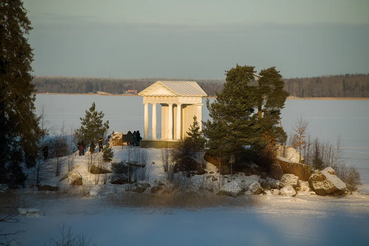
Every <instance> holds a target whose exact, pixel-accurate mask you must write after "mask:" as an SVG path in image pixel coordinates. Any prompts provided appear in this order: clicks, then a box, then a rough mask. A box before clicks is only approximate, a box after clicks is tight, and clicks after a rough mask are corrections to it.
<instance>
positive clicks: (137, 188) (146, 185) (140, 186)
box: [132, 182, 151, 193]
mask: <svg viewBox="0 0 369 246" xmlns="http://www.w3.org/2000/svg"><path fill="white" fill-rule="evenodd" d="M150 186H151V185H150V184H149V183H146V182H138V183H137V184H136V186H135V187H134V188H133V189H132V191H133V192H137V193H144V192H145V190H146V189H147V188H149V187H150Z"/></svg>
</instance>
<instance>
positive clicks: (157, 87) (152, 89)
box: [138, 82, 176, 96]
mask: <svg viewBox="0 0 369 246" xmlns="http://www.w3.org/2000/svg"><path fill="white" fill-rule="evenodd" d="M138 95H140V96H176V94H175V93H174V92H173V91H171V90H169V89H168V88H166V87H165V86H163V85H162V84H161V83H158V82H156V83H154V84H152V85H151V86H149V87H147V88H146V89H145V90H143V91H141V92H140V93H138Z"/></svg>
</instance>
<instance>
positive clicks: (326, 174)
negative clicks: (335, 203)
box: [309, 167, 346, 196]
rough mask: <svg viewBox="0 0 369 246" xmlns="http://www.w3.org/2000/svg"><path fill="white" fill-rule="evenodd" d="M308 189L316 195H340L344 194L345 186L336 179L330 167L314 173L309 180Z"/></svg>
mask: <svg viewBox="0 0 369 246" xmlns="http://www.w3.org/2000/svg"><path fill="white" fill-rule="evenodd" d="M309 184H310V187H311V188H312V189H313V190H314V191H315V193H316V194H317V195H320V196H325V195H342V194H344V193H345V192H346V184H345V183H344V182H343V181H342V180H341V179H339V178H338V177H337V175H336V172H335V171H334V170H333V168H331V167H327V168H325V169H323V170H322V171H320V172H317V173H314V174H313V175H311V177H310V178H309Z"/></svg>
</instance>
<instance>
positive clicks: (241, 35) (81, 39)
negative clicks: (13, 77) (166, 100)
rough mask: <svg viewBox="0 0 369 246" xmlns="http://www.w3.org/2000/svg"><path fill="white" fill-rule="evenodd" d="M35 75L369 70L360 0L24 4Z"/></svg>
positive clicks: (61, 0)
mask: <svg viewBox="0 0 369 246" xmlns="http://www.w3.org/2000/svg"><path fill="white" fill-rule="evenodd" d="M24 7H25V8H26V9H27V10H28V11H29V13H28V15H29V18H30V20H31V22H32V26H33V27H34V29H33V30H32V31H31V34H30V35H29V41H30V43H31V46H32V47H33V48H34V54H35V57H34V58H35V61H34V62H33V69H34V74H35V75H50V76H83V77H112V78H142V77H167V78H174V77H175V78H184V79H185V78H187V79H189V78H190V79H196V78H220V79H221V78H224V77H225V76H224V72H225V70H229V69H230V68H232V67H234V66H235V65H236V64H237V63H238V64H240V65H252V66H256V70H258V71H260V70H261V69H263V68H268V67H271V66H276V67H277V69H278V70H280V71H281V74H282V75H283V76H284V77H285V78H291V77H311V76H319V75H330V74H344V73H369V14H368V13H369V1H368V0H306V1H303V0H301V1H299V0H278V1H277V0H255V1H247V0H224V1H220V0H182V1H177V0H156V1H155V0H151V1H150V0H104V1H102V0H24Z"/></svg>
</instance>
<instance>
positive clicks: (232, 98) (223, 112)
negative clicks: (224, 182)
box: [203, 65, 261, 159]
mask: <svg viewBox="0 0 369 246" xmlns="http://www.w3.org/2000/svg"><path fill="white" fill-rule="evenodd" d="M253 74H255V71H254V67H252V66H239V65H237V66H236V67H235V68H232V69H230V70H229V71H228V72H227V73H226V76H227V77H226V83H225V84H224V89H223V91H222V92H221V93H218V92H216V96H217V98H216V99H215V101H214V102H213V103H211V104H210V103H209V101H208V102H207V107H208V109H209V116H210V118H212V121H210V120H208V121H207V122H204V129H203V132H204V135H205V137H206V138H208V140H209V141H208V147H209V152H210V154H212V155H213V156H215V157H221V158H225V159H229V158H230V157H231V156H232V155H235V156H237V155H238V154H241V152H243V151H244V146H250V145H253V144H254V143H255V142H257V141H259V136H260V131H261V126H260V125H259V124H258V122H257V115H256V114H255V105H256V91H255V88H254V86H253V85H252V83H253V82H254V75H253Z"/></svg>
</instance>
